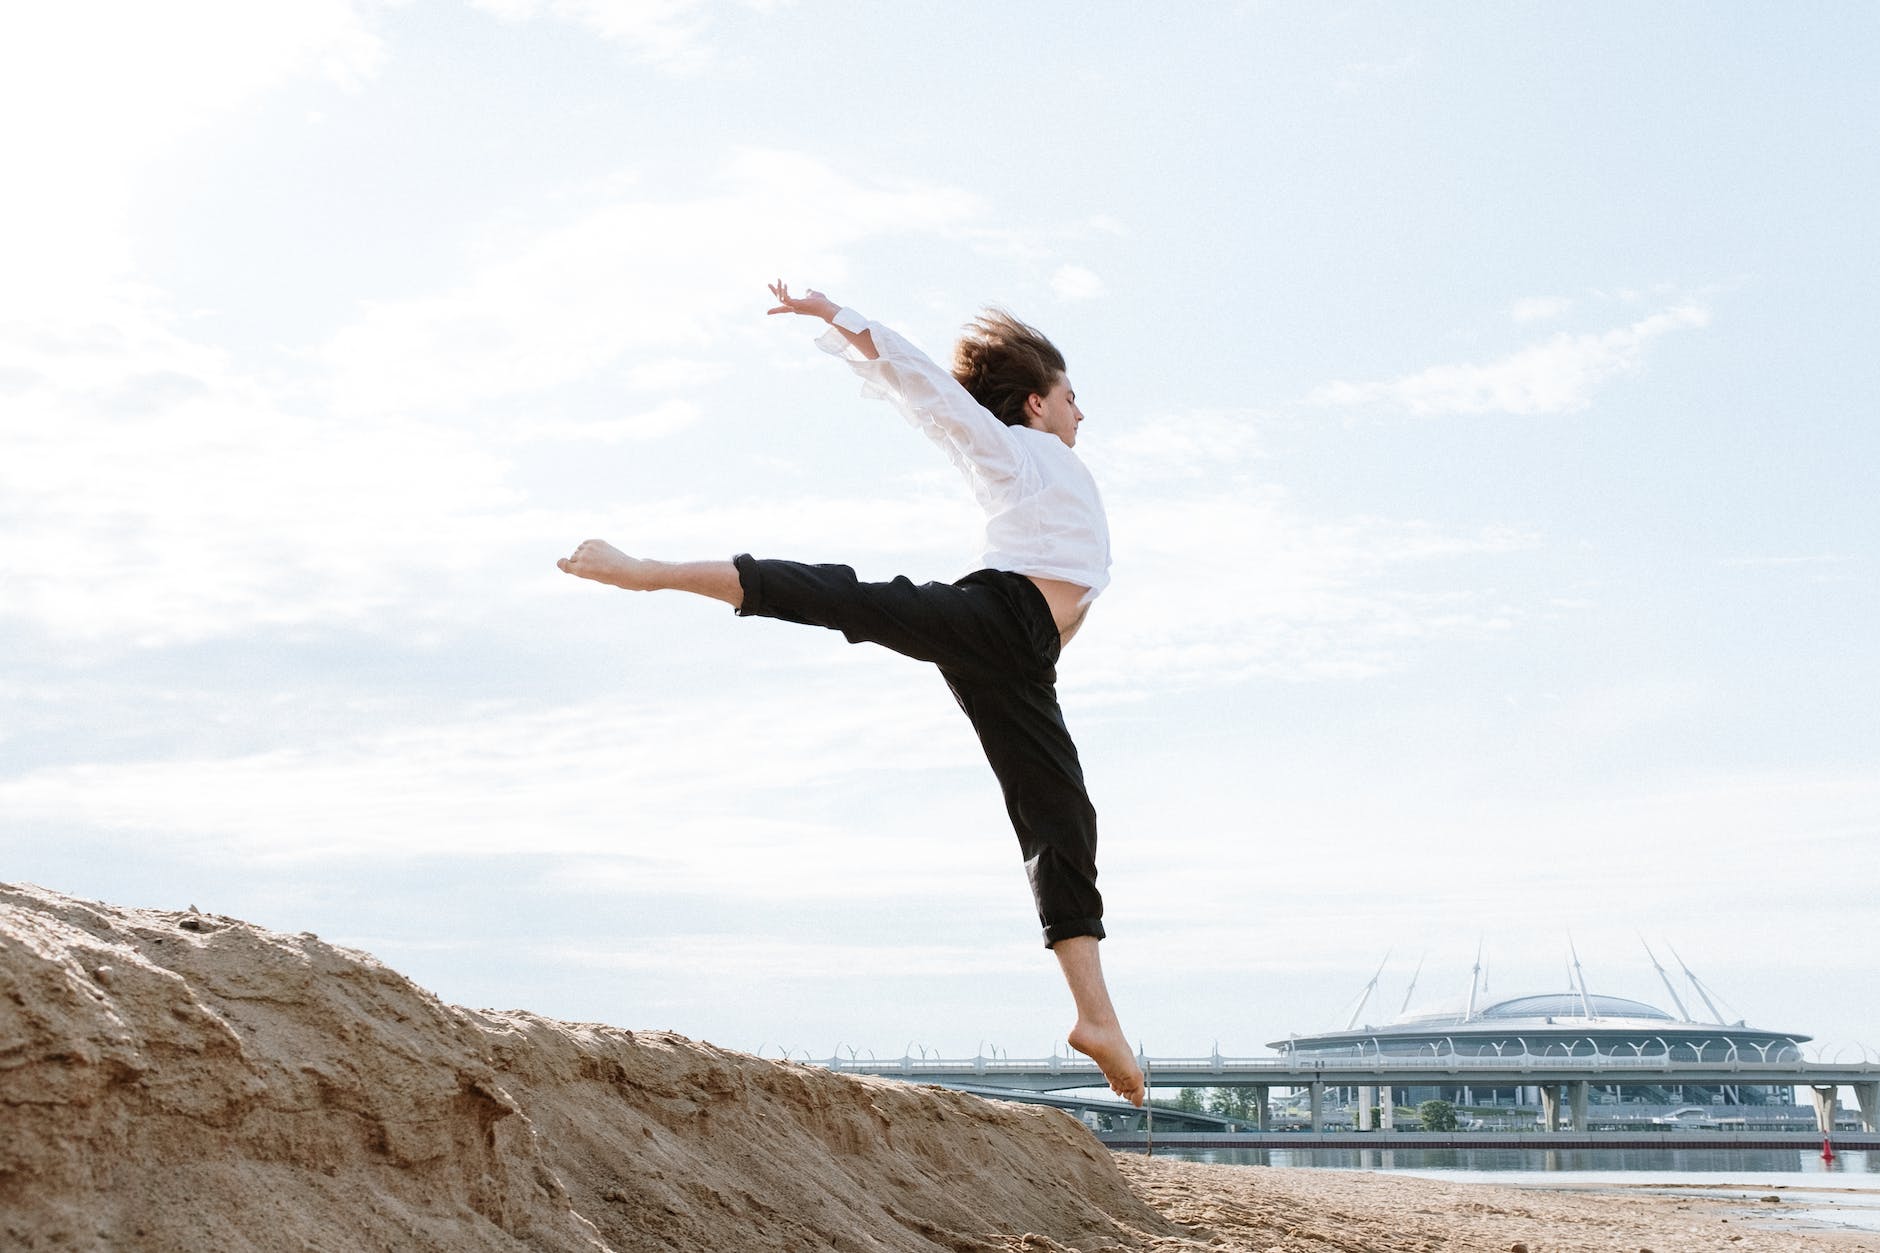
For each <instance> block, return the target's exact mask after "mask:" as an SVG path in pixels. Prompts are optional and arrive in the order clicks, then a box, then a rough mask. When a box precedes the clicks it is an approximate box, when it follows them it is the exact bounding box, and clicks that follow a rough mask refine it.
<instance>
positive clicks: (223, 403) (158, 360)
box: [0, 302, 516, 643]
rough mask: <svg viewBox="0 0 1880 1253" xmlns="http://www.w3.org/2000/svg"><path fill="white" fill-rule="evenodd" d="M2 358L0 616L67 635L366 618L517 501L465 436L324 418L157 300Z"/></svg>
mask: <svg viewBox="0 0 1880 1253" xmlns="http://www.w3.org/2000/svg"><path fill="white" fill-rule="evenodd" d="M0 370H4V371H6V372H7V373H8V374H9V375H10V376H11V377H12V378H13V380H14V384H13V395H12V396H11V398H10V399H9V402H8V412H9V419H10V420H9V421H8V423H7V424H6V426H5V428H4V430H0V499H3V500H4V501H5V504H4V507H0V527H4V531H5V533H6V534H7V536H8V540H9V542H8V543H7V545H6V546H5V548H4V549H3V550H0V580H4V582H5V584H6V586H7V596H6V600H5V602H4V605H0V614H4V615H5V616H9V617H16V618H21V619H24V620H26V621H28V622H31V623H33V624H34V625H36V626H37V627H39V628H40V629H41V630H43V631H45V632H46V633H48V634H49V635H52V636H55V637H59V638H62V639H65V640H68V641H92V642H101V641H116V642H119V643H123V642H129V641H136V642H141V643H163V642H171V641H176V640H184V639H201V638H213V637H218V636H224V635H228V634H231V633H236V632H240V631H243V630H247V629H249V628H252V627H254V626H256V625H259V624H274V625H284V624H294V623H301V622H307V621H311V620H317V619H323V618H325V619H332V618H340V619H358V618H362V617H364V616H365V615H367V614H370V613H372V612H373V611H375V610H376V609H378V608H381V607H383V606H385V605H387V604H392V603H410V597H409V594H408V592H407V590H406V585H407V584H408V583H409V582H411V580H412V579H413V577H414V576H422V577H423V578H425V579H427V580H429V581H430V582H431V587H432V590H433V592H435V591H436V590H437V589H438V588H439V587H440V586H444V585H448V583H449V582H450V580H451V579H452V577H453V575H460V574H462V573H463V572H464V571H465V570H466V569H467V567H468V566H469V565H470V564H471V562H472V561H473V556H472V554H473V553H474V552H475V549H476V547H477V546H478V545H479V544H484V545H488V546H491V547H500V546H501V544H502V543H503V542H504V532H503V530H502V529H501V528H498V527H495V526H494V525H493V524H492V519H493V517H494V515H495V513H496V512H497V511H501V510H504V509H506V508H510V507H512V506H513V505H514V504H515V503H516V495H515V493H514V491H513V490H512V489H511V488H509V487H508V486H507V485H506V482H505V477H506V469H505V467H504V466H503V464H502V463H501V462H499V461H498V460H497V459H495V458H494V457H492V456H491V455H490V454H489V453H488V452H487V451H485V450H483V449H482V448H480V447H479V446H478V445H477V444H476V443H475V442H474V441H472V440H471V439H469V438H468V437H466V436H465V435H464V434H462V433H460V432H453V431H451V430H448V429H439V428H424V427H419V426H416V425H414V424H412V423H410V422H406V421H386V422H379V423H376V424H372V425H358V424H348V423H343V422H334V421H330V420H322V419H320V418H318V417H316V416H313V415H311V414H309V413H307V412H306V411H305V410H303V409H301V408H299V407H298V406H297V405H296V404H295V403H294V402H293V400H292V399H291V398H289V397H287V396H284V395H282V394H279V393H278V392H277V391H276V390H275V389H273V388H271V387H270V386H268V385H267V384H265V383H263V382H262V381H260V380H258V379H256V378H254V377H252V376H250V375H247V374H245V373H244V372H242V371H241V370H239V369H237V368H236V367H235V366H234V365H233V364H231V363H230V362H229V360H228V359H227V358H226V357H225V356H224V354H222V353H221V352H220V351H218V350H217V349H214V348H212V347H209V346H206V345H203V344H200V343H196V342H194V341H191V340H189V339H188V338H186V337H184V336H182V335H180V334H178V333H177V332H176V331H175V330H174V329H173V328H172V326H171V324H170V322H169V320H168V319H167V318H165V317H164V316H163V315H162V314H161V313H160V312H158V311H156V310H154V309H151V308H148V307H146V306H143V305H139V304H134V303H126V302H120V303H117V304H114V305H108V306H106V305H98V306H96V307H95V308H94V316H93V317H92V318H91V319H90V320H88V321H84V322H78V323H72V324H68V325H65V326H63V327H59V328H56V329H55V328H51V327H48V328H43V329H41V330H39V331H38V332H37V333H33V334H28V333H25V332H20V333H15V334H12V335H9V336H7V337H5V338H0Z"/></svg>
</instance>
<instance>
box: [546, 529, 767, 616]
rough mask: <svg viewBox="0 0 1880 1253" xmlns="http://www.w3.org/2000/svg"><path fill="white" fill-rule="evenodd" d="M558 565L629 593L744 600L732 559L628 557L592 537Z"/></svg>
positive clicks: (733, 603) (735, 603) (731, 601)
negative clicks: (655, 593) (675, 559)
mask: <svg viewBox="0 0 1880 1253" xmlns="http://www.w3.org/2000/svg"><path fill="white" fill-rule="evenodd" d="M555 564H556V565H557V566H559V567H560V568H561V569H562V570H565V571H566V572H567V573H569V574H572V575H576V576H578V577H580V578H583V579H593V580H594V581H595V582H596V583H606V584H608V585H609V586H611V587H624V588H626V589H627V590H628V591H630V592H659V591H675V592H692V593H694V594H696V595H699V596H709V597H711V598H712V599H713V600H722V601H724V602H725V603H726V604H727V605H730V606H731V607H732V608H733V609H736V608H737V607H738V606H739V605H741V604H743V603H744V588H743V587H742V585H740V584H739V582H738V568H737V567H736V566H734V565H732V564H731V563H730V562H729V561H651V560H648V559H647V558H645V557H629V556H627V554H625V553H623V552H621V551H620V550H619V549H618V548H615V547H614V546H613V545H612V544H609V543H608V542H607V541H606V540H598V539H590V540H582V541H581V544H580V546H579V547H577V548H576V549H575V550H574V552H573V553H571V554H570V555H568V556H566V557H563V558H562V559H561V560H560V561H557V562H556V563H555Z"/></svg>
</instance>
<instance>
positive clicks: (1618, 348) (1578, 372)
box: [1308, 304, 1710, 414]
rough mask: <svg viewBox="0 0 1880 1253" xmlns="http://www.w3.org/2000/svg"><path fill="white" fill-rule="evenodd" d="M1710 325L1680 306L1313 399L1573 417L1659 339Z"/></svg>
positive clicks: (1342, 385) (1692, 308)
mask: <svg viewBox="0 0 1880 1253" xmlns="http://www.w3.org/2000/svg"><path fill="white" fill-rule="evenodd" d="M1709 323H1710V313H1709V311H1708V310H1706V309H1705V308H1703V307H1702V306H1701V305H1695V304H1681V305H1676V306H1673V307H1672V308H1669V309H1666V310H1663V311H1662V312H1659V313H1655V314H1652V315H1651V316H1650V317H1647V318H1644V319H1641V320H1640V321H1637V322H1634V323H1632V324H1630V325H1629V326H1622V327H1618V328H1616V329H1614V330H1610V331H1604V332H1599V333H1592V334H1579V335H1574V334H1568V333H1566V332H1562V333H1560V334H1558V335H1555V336H1554V337H1553V338H1551V339H1548V340H1546V341H1545V342H1543V343H1539V344H1534V345H1531V346H1530V347H1527V348H1523V349H1521V350H1520V351H1518V352H1515V353H1512V354H1510V355H1508V356H1506V357H1502V358H1500V359H1498V360H1495V361H1490V362H1487V363H1486V364H1481V365H1476V364H1459V365H1438V366H1431V367H1430V368H1429V369H1427V370H1422V371H1420V372H1418V373H1416V374H1410V375H1405V376H1404V377H1402V378H1398V379H1392V380H1390V381H1389V382H1383V383H1350V382H1335V383H1330V384H1327V385H1326V386H1324V387H1321V388H1319V389H1317V390H1316V391H1314V392H1313V393H1312V394H1311V396H1310V397H1308V399H1309V400H1310V401H1311V402H1313V403H1316V404H1323V405H1331V406H1335V407H1340V408H1349V407H1359V406H1371V405H1383V406H1386V407H1390V408H1398V409H1405V410H1408V411H1409V412H1411V413H1414V414H1432V413H1521V414H1527V413H1569V412H1572V411H1574V410H1578V409H1584V408H1585V407H1586V406H1587V405H1588V404H1590V403H1592V396H1593V392H1594V390H1595V389H1596V388H1597V387H1598V386H1599V385H1600V384H1602V383H1605V382H1606V381H1608V380H1610V379H1612V378H1613V377H1615V376H1617V375H1621V374H1625V373H1629V372H1631V371H1633V370H1636V369H1638V367H1639V364H1640V362H1641V361H1642V360H1643V358H1644V352H1645V347H1646V345H1648V344H1649V343H1651V342H1652V341H1653V340H1655V339H1658V338H1660V337H1662V336H1664V335H1667V334H1670V333H1671V332H1673V331H1678V330H1685V329H1688V328H1692V327H1701V326H1707V325H1709Z"/></svg>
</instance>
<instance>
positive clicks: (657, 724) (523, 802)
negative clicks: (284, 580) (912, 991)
mask: <svg viewBox="0 0 1880 1253" xmlns="http://www.w3.org/2000/svg"><path fill="white" fill-rule="evenodd" d="M755 629H761V626H758V627H757V628H755ZM649 664H657V663H649ZM843 669H845V670H847V671H848V673H842V674H833V675H819V674H818V673H816V672H815V671H814V670H813V669H812V670H802V669H796V670H793V671H792V672H791V674H790V676H789V685H790V687H791V692H790V694H789V696H788V697H782V696H779V697H778V698H776V699H765V698H763V697H762V696H759V695H754V692H755V691H756V690H757V689H758V688H761V687H762V685H763V682H764V681H763V679H762V677H761V676H757V675H752V676H750V678H749V679H748V680H747V681H746V682H745V683H743V684H740V685H738V686H737V687H736V688H735V689H734V690H728V691H727V690H723V689H712V690H705V691H700V692H696V693H693V694H691V695H689V696H688V697H687V698H686V699H683V700H660V701H654V702H648V701H635V700H632V699H611V700H605V701H596V702H593V703H591V704H586V705H578V706H571V707H565V708H558V709H548V710H515V709H500V708H498V709H492V708H475V709H465V710H462V711H461V712H460V714H459V715H458V716H453V717H450V718H448V719H446V720H443V721H440V722H436V723H428V722H427V723H415V724H411V725H405V726H400V727H395V728H391V729H361V730H359V731H358V732H356V733H355V734H353V735H352V736H350V737H346V738H343V739H340V740H337V741H330V742H321V743H317V744H312V745H309V746H308V747H306V748H302V749H291V750H277V751H269V752H260V753H249V754H243V755H238V756H228V757H213V756H208V757H193V758H183V759H173V760H160V761H133V762H122V763H119V762H102V763H88V764H77V765H64V766H56V767H52V768H48V769H44V770H39V771H34V772H30V773H26V774H23V775H20V776H17V777H15V778H12V779H8V780H0V809H3V810H4V812H6V813H7V814H8V816H9V821H10V822H12V823H13V824H14V825H15V826H16V827H21V826H26V825H31V824H36V823H44V824H49V825H50V824H56V825H58V826H60V827H62V828H68V829H69V828H71V827H74V826H76V827H77V828H79V829H85V830H91V831H97V832H114V833H124V834H126V835H135V836H136V837H138V838H147V837H151V836H158V835H160V836H162V837H163V838H164V839H165V840H167V841H169V843H170V845H171V847H172V848H173V849H175V850H178V851H181V850H185V849H186V850H189V851H190V852H191V853H193V854H194V855H195V856H196V857H199V858H208V859H215V860H223V859H229V858H234V859H239V860H242V861H260V862H293V861H298V860H307V859H311V860H315V861H319V860H324V859H329V858H335V857H344V858H365V859H374V858H383V857H404V856H424V855H432V856H435V855H447V856H452V857H475V856H506V855H510V854H513V853H514V852H515V851H516V850H517V849H519V848H526V849H528V850H529V851H530V852H531V853H532V854H536V855H541V856H560V857H563V858H569V859H572V860H570V861H567V862H566V863H564V868H563V871H562V872H561V877H560V878H559V879H557V880H556V885H557V886H559V887H561V888H566V889H572V888H573V887H575V886H582V887H583V890H607V889H608V888H610V887H615V888H622V889H626V888H631V889H632V890H634V891H638V892H643V893H648V894H655V895H659V894H669V893H709V894H712V895H714V896H723V895H733V896H745V897H788V898H791V899H801V898H804V897H812V898H821V897H828V896H836V897H844V896H851V895H853V896H881V895H888V894H896V893H905V892H929V891H932V890H934V889H935V887H936V885H937V884H945V885H947V887H948V890H949V891H958V892H962V893H973V894H988V893H1003V892H1004V891H1005V890H1006V889H1009V888H1010V881H1011V878H1012V876H1013V875H1015V874H1016V873H1017V870H1016V867H1015V864H1014V862H1015V858H1014V856H1013V851H1014V850H1013V848H1012V845H1011V843H1010V837H1009V836H1005V837H1003V838H993V837H995V836H996V835H997V827H998V824H999V822H1000V821H1001V820H1002V816H1003V811H1002V809H1001V808H1000V806H999V802H998V793H997V790H996V787H995V785H994V784H993V782H992V780H991V779H990V778H989V777H986V776H985V764H984V760H983V758H982V757H981V756H980V755H979V750H978V747H977V745H976V744H975V743H974V742H973V740H972V737H971V732H970V730H969V729H968V728H967V727H966V724H965V723H964V721H963V720H962V719H961V718H960V716H959V713H958V711H957V710H956V709H954V708H953V707H952V705H951V702H950V701H948V699H947V697H946V693H945V689H944V688H943V687H941V686H940V684H939V683H938V682H937V681H935V680H934V678H933V676H932V674H931V673H930V672H923V671H921V670H920V669H918V668H917V667H913V666H904V667H895V668H893V669H890V670H888V671H886V672H885V673H886V674H887V676H888V677H887V679H886V680H885V681H882V680H881V679H880V676H879V674H878V673H877V674H871V675H870V676H869V681H865V682H862V683H859V684H858V683H856V682H855V681H854V678H855V675H854V673H853V669H852V667H844V668H843ZM932 772H941V774H940V777H942V778H943V779H950V778H952V777H954V776H955V775H958V776H960V777H970V778H971V779H972V780H973V782H972V785H971V786H969V787H967V788H963V789H962V788H951V789H948V788H946V787H945V785H944V784H943V785H942V789H941V794H940V795H939V796H938V797H935V798H933V799H932V800H930V802H929V803H927V804H925V805H923V806H922V808H921V809H920V811H919V812H918V813H917V814H910V815H908V816H906V817H905V818H903V819H900V820H898V821H894V820H891V821H890V822H889V824H888V825H887V826H885V827H884V825H883V823H882V822H881V821H876V822H869V823H858V822H855V821H854V820H853V818H854V814H855V809H856V803H857V802H856V799H855V789H860V793H859V794H860V795H861V796H862V797H863V798H866V797H868V796H869V795H870V794H871V793H872V794H879V790H880V788H881V787H882V786H883V781H884V780H895V779H898V780H900V782H899V784H898V786H899V787H900V788H903V789H907V788H922V787H931V786H932V784H931V782H930V780H931V777H932ZM857 780H860V782H858V781H857ZM962 829H983V830H986V831H987V832H988V838H986V839H985V840H983V841H978V840H976V841H974V842H973V844H972V847H971V848H970V849H967V850H964V851H963V850H961V849H960V848H959V847H958V838H957V836H958V832H959V831H960V830H962ZM838 870H839V871H840V873H836V872H837V871H838Z"/></svg>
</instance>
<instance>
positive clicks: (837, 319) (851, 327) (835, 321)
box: [829, 305, 868, 335]
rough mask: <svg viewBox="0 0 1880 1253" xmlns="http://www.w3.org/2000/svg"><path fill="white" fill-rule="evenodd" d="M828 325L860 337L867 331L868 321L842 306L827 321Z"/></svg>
mask: <svg viewBox="0 0 1880 1253" xmlns="http://www.w3.org/2000/svg"><path fill="white" fill-rule="evenodd" d="M829 325H831V326H833V327H837V328H839V329H841V330H844V331H847V332H848V333H849V334H851V335H860V334H861V333H862V332H863V331H865V330H867V329H868V319H867V318H865V317H863V316H862V315H861V314H859V313H857V312H855V310H853V309H851V308H849V307H848V306H847V305H844V306H843V307H842V308H840V309H837V310H836V315H835V316H834V317H833V318H830V319H829Z"/></svg>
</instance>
